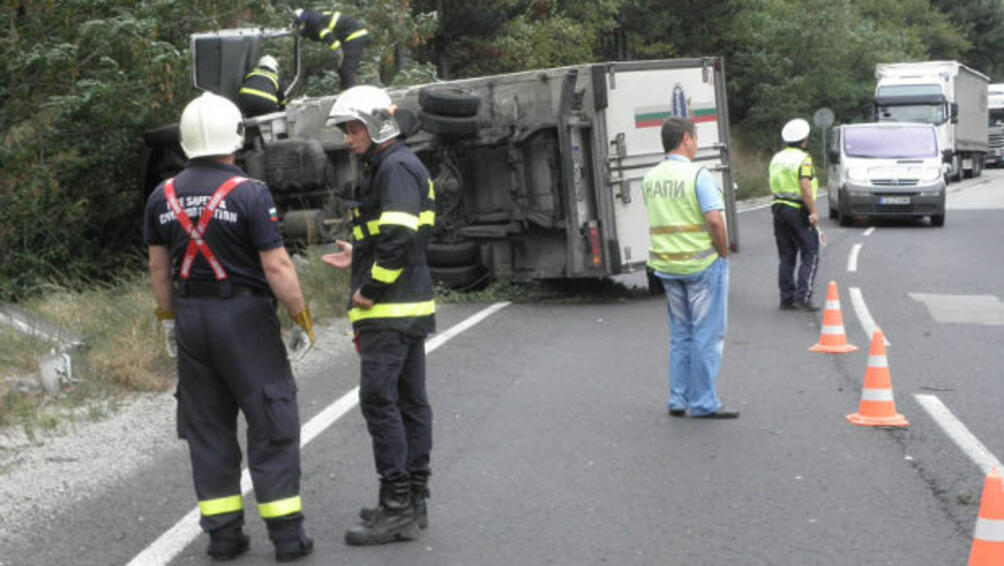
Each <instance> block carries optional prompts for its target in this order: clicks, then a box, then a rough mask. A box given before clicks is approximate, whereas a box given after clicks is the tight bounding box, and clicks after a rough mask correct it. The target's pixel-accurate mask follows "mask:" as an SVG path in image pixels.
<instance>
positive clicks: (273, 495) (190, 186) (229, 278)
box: [144, 92, 314, 561]
mask: <svg viewBox="0 0 1004 566" xmlns="http://www.w3.org/2000/svg"><path fill="white" fill-rule="evenodd" d="M242 125H243V119H242V118H241V113H240V110H238V109H237V106H236V105H235V104H234V103H233V102H231V101H230V100H228V99H226V98H223V97H222V96H218V95H215V94H212V93H209V92H206V93H203V94H202V95H201V96H199V97H198V98H196V99H195V100H193V101H192V102H190V103H189V104H188V105H187V106H186V107H185V110H184V112H183V113H182V115H181V122H180V124H179V129H180V130H181V147H182V149H183V150H184V151H185V155H186V156H188V158H189V159H190V161H189V162H188V163H187V165H186V166H185V169H184V170H183V171H182V172H181V173H179V174H178V175H177V176H176V177H173V178H171V179H168V180H166V181H164V182H163V183H161V184H160V185H159V186H158V187H157V188H156V189H155V190H154V191H153V192H152V193H150V197H149V199H148V200H147V204H146V214H145V223H144V240H145V241H146V244H147V245H148V246H149V262H150V274H151V284H152V286H153V292H154V297H155V299H156V302H157V308H156V310H155V313H156V315H157V318H158V319H160V320H161V322H162V324H163V326H164V330H165V336H166V337H167V349H168V354H169V355H173V356H176V357H177V359H178V368H177V369H178V390H177V392H176V394H175V395H176V397H177V398H178V414H177V417H178V423H177V431H178V436H180V437H181V438H183V439H185V440H187V441H188V448H189V452H190V454H191V459H192V475H193V479H194V482H195V493H196V496H197V497H198V501H199V512H200V515H201V519H200V521H199V524H200V525H201V526H202V529H203V530H204V531H206V532H207V533H209V548H208V549H207V553H208V554H209V555H210V556H211V557H212V558H213V559H215V560H230V559H232V558H234V557H236V556H237V555H239V554H242V553H243V552H245V551H247V549H248V544H249V541H248V536H247V535H246V534H244V530H243V524H244V498H243V496H242V493H241V448H240V445H239V444H238V442H237V414H238V412H243V413H244V417H245V419H246V420H247V452H248V461H249V462H250V463H251V465H250V470H251V481H252V482H253V484H254V489H255V495H256V497H257V499H258V513H259V514H260V515H261V518H262V519H264V521H265V524H266V526H267V527H268V535H269V538H270V539H271V541H272V543H273V544H274V546H275V557H276V559H277V560H279V561H287V560H295V559H297V558H299V557H301V556H304V555H306V554H309V553H310V552H311V550H312V549H313V545H314V543H313V541H312V540H311V539H310V537H308V536H307V535H306V533H305V532H304V529H303V513H302V511H301V503H300V418H299V413H298V410H297V403H296V383H295V382H294V381H293V372H292V370H291V369H290V363H289V361H288V359H287V355H288V353H291V354H294V355H302V354H304V353H306V351H307V350H308V349H309V348H310V346H311V345H312V344H313V343H314V331H313V322H312V320H311V317H310V309H308V308H307V305H306V303H305V302H304V299H303V293H302V292H301V290H300V283H299V280H298V278H297V275H296V269H295V268H294V266H293V263H292V261H290V258H289V254H287V252H286V248H285V247H283V241H282V236H281V235H280V233H279V226H278V222H277V220H276V217H275V204H274V203H273V202H272V196H271V194H270V193H269V189H268V187H266V186H265V185H264V184H263V183H261V182H259V181H255V180H251V179H248V178H247V176H246V175H245V173H244V172H243V171H242V170H240V169H239V168H238V167H236V166H235V165H234V152H236V151H237V150H238V149H240V147H241V146H242V145H243V143H244V134H243V129H242ZM276 299H278V301H279V302H280V303H282V304H283V306H285V307H286V309H287V310H288V311H289V315H290V317H291V318H292V319H293V321H294V322H295V323H296V324H297V328H296V329H295V331H294V332H293V335H292V337H291V340H290V342H289V343H288V344H286V345H284V344H283V342H282V337H281V335H280V333H279V320H278V318H276V312H275V301H276Z"/></svg>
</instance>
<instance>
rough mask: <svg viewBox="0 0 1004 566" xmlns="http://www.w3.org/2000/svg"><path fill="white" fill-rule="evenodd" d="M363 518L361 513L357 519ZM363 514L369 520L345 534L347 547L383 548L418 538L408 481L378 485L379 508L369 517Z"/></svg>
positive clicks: (369, 514) (365, 519) (364, 520)
mask: <svg viewBox="0 0 1004 566" xmlns="http://www.w3.org/2000/svg"><path fill="white" fill-rule="evenodd" d="M363 511H368V510H365V509H364V510H363ZM363 514H364V513H363V512H360V515H363ZM365 514H366V515H367V516H368V518H364V519H363V523H362V524H361V525H358V526H355V527H352V528H351V529H349V530H348V531H346V532H345V543H346V544H349V545H353V546H364V545H374V544H385V543H388V542H391V541H395V540H410V539H413V538H415V537H416V536H418V521H417V519H416V518H415V508H414V506H412V502H411V483H410V482H409V481H408V480H404V481H398V482H392V483H390V482H387V483H385V482H381V484H380V505H379V506H378V507H377V508H376V510H374V511H373V512H372V513H365Z"/></svg>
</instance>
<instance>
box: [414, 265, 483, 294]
mask: <svg viewBox="0 0 1004 566" xmlns="http://www.w3.org/2000/svg"><path fill="white" fill-rule="evenodd" d="M429 273H430V274H431V275H432V280H433V281H435V282H436V283H438V284H440V285H443V286H445V287H448V288H450V289H456V290H458V291H467V290H470V289H473V288H475V287H477V286H478V285H481V284H482V283H486V282H487V281H488V271H487V270H486V269H485V268H484V267H482V266H480V265H477V264H474V265H462V266H459V267H429Z"/></svg>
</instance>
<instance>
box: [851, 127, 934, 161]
mask: <svg viewBox="0 0 1004 566" xmlns="http://www.w3.org/2000/svg"><path fill="white" fill-rule="evenodd" d="M844 154H846V155H847V156H848V157H871V158H878V159H920V158H924V157H936V156H937V155H938V140H937V137H936V136H935V134H934V128H880V127H864V128H845V129H844Z"/></svg>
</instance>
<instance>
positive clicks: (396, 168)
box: [323, 86, 435, 545]
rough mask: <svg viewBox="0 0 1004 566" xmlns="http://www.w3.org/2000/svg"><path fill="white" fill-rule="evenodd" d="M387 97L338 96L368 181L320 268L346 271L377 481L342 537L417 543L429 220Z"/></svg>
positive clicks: (421, 506)
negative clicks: (369, 503)
mask: <svg viewBox="0 0 1004 566" xmlns="http://www.w3.org/2000/svg"><path fill="white" fill-rule="evenodd" d="M394 110H395V108H394V106H393V105H392V104H391V99H390V97H389V96H387V94H386V93H385V92H384V91H382V90H381V89H379V88H376V87H372V86H357V87H354V88H351V89H349V90H347V91H345V92H343V93H342V94H341V95H340V96H339V97H338V100H336V101H335V104H334V106H333V107H332V109H331V112H330V114H329V116H328V124H329V125H337V126H338V127H339V128H341V129H342V131H343V132H344V133H345V137H346V140H347V141H348V144H349V147H350V148H351V149H352V151H353V153H355V154H356V155H357V156H360V157H361V158H362V161H363V163H364V170H365V174H364V176H363V178H362V179H361V181H360V183H359V186H358V189H357V194H356V195H355V201H356V202H355V203H354V204H353V205H352V206H351V208H350V211H349V214H350V218H351V225H352V235H353V243H352V244H349V243H348V242H344V241H338V242H337V245H338V246H339V247H340V249H341V251H340V252H338V253H335V254H329V255H326V256H324V257H323V260H324V261H325V262H326V263H329V264H331V265H333V266H335V267H339V268H349V267H351V269H352V278H351V279H352V285H351V292H352V295H351V299H350V305H349V320H351V321H352V327H353V329H354V331H355V335H356V340H357V342H356V343H357V347H358V349H359V353H360V357H361V372H360V373H361V375H360V385H359V403H360V406H361V408H362V412H363V416H364V417H365V418H366V425H367V428H368V429H369V432H370V436H371V437H372V441H373V456H374V460H375V463H376V471H377V474H378V475H379V477H380V491H379V499H378V505H377V507H376V508H370V509H363V510H362V511H361V512H360V515H361V518H362V519H363V522H362V524H361V525H359V526H357V527H354V528H352V529H350V530H349V531H348V532H347V533H346V534H345V541H346V542H347V543H348V544H352V545H370V544H383V543H385V542H390V541H393V540H398V539H410V538H414V537H415V536H416V535H417V534H418V529H420V528H425V527H426V525H427V519H426V503H425V499H426V497H427V495H428V490H427V485H428V479H429V473H430V472H429V470H430V468H429V454H430V451H431V449H432V409H431V408H430V407H429V401H428V396H427V394H426V390H425V336H426V335H427V334H429V333H430V332H433V331H434V330H435V302H434V300H433V286H432V277H431V276H430V273H429V266H428V265H427V263H426V259H425V250H426V243H427V242H428V239H429V234H430V233H431V231H432V227H433V224H434V222H435V216H434V214H435V213H434V209H435V207H434V204H435V201H434V198H435V194H434V192H433V185H432V181H431V180H430V178H429V172H428V171H427V170H426V168H425V166H424V165H423V164H422V162H421V161H419V159H418V157H416V156H415V154H414V153H413V152H412V151H411V150H410V149H408V147H406V146H405V145H404V144H403V143H399V142H398V141H397V137H398V135H399V134H400V129H399V127H398V123H397V122H396V121H395V119H394V116H393V112H394Z"/></svg>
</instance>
